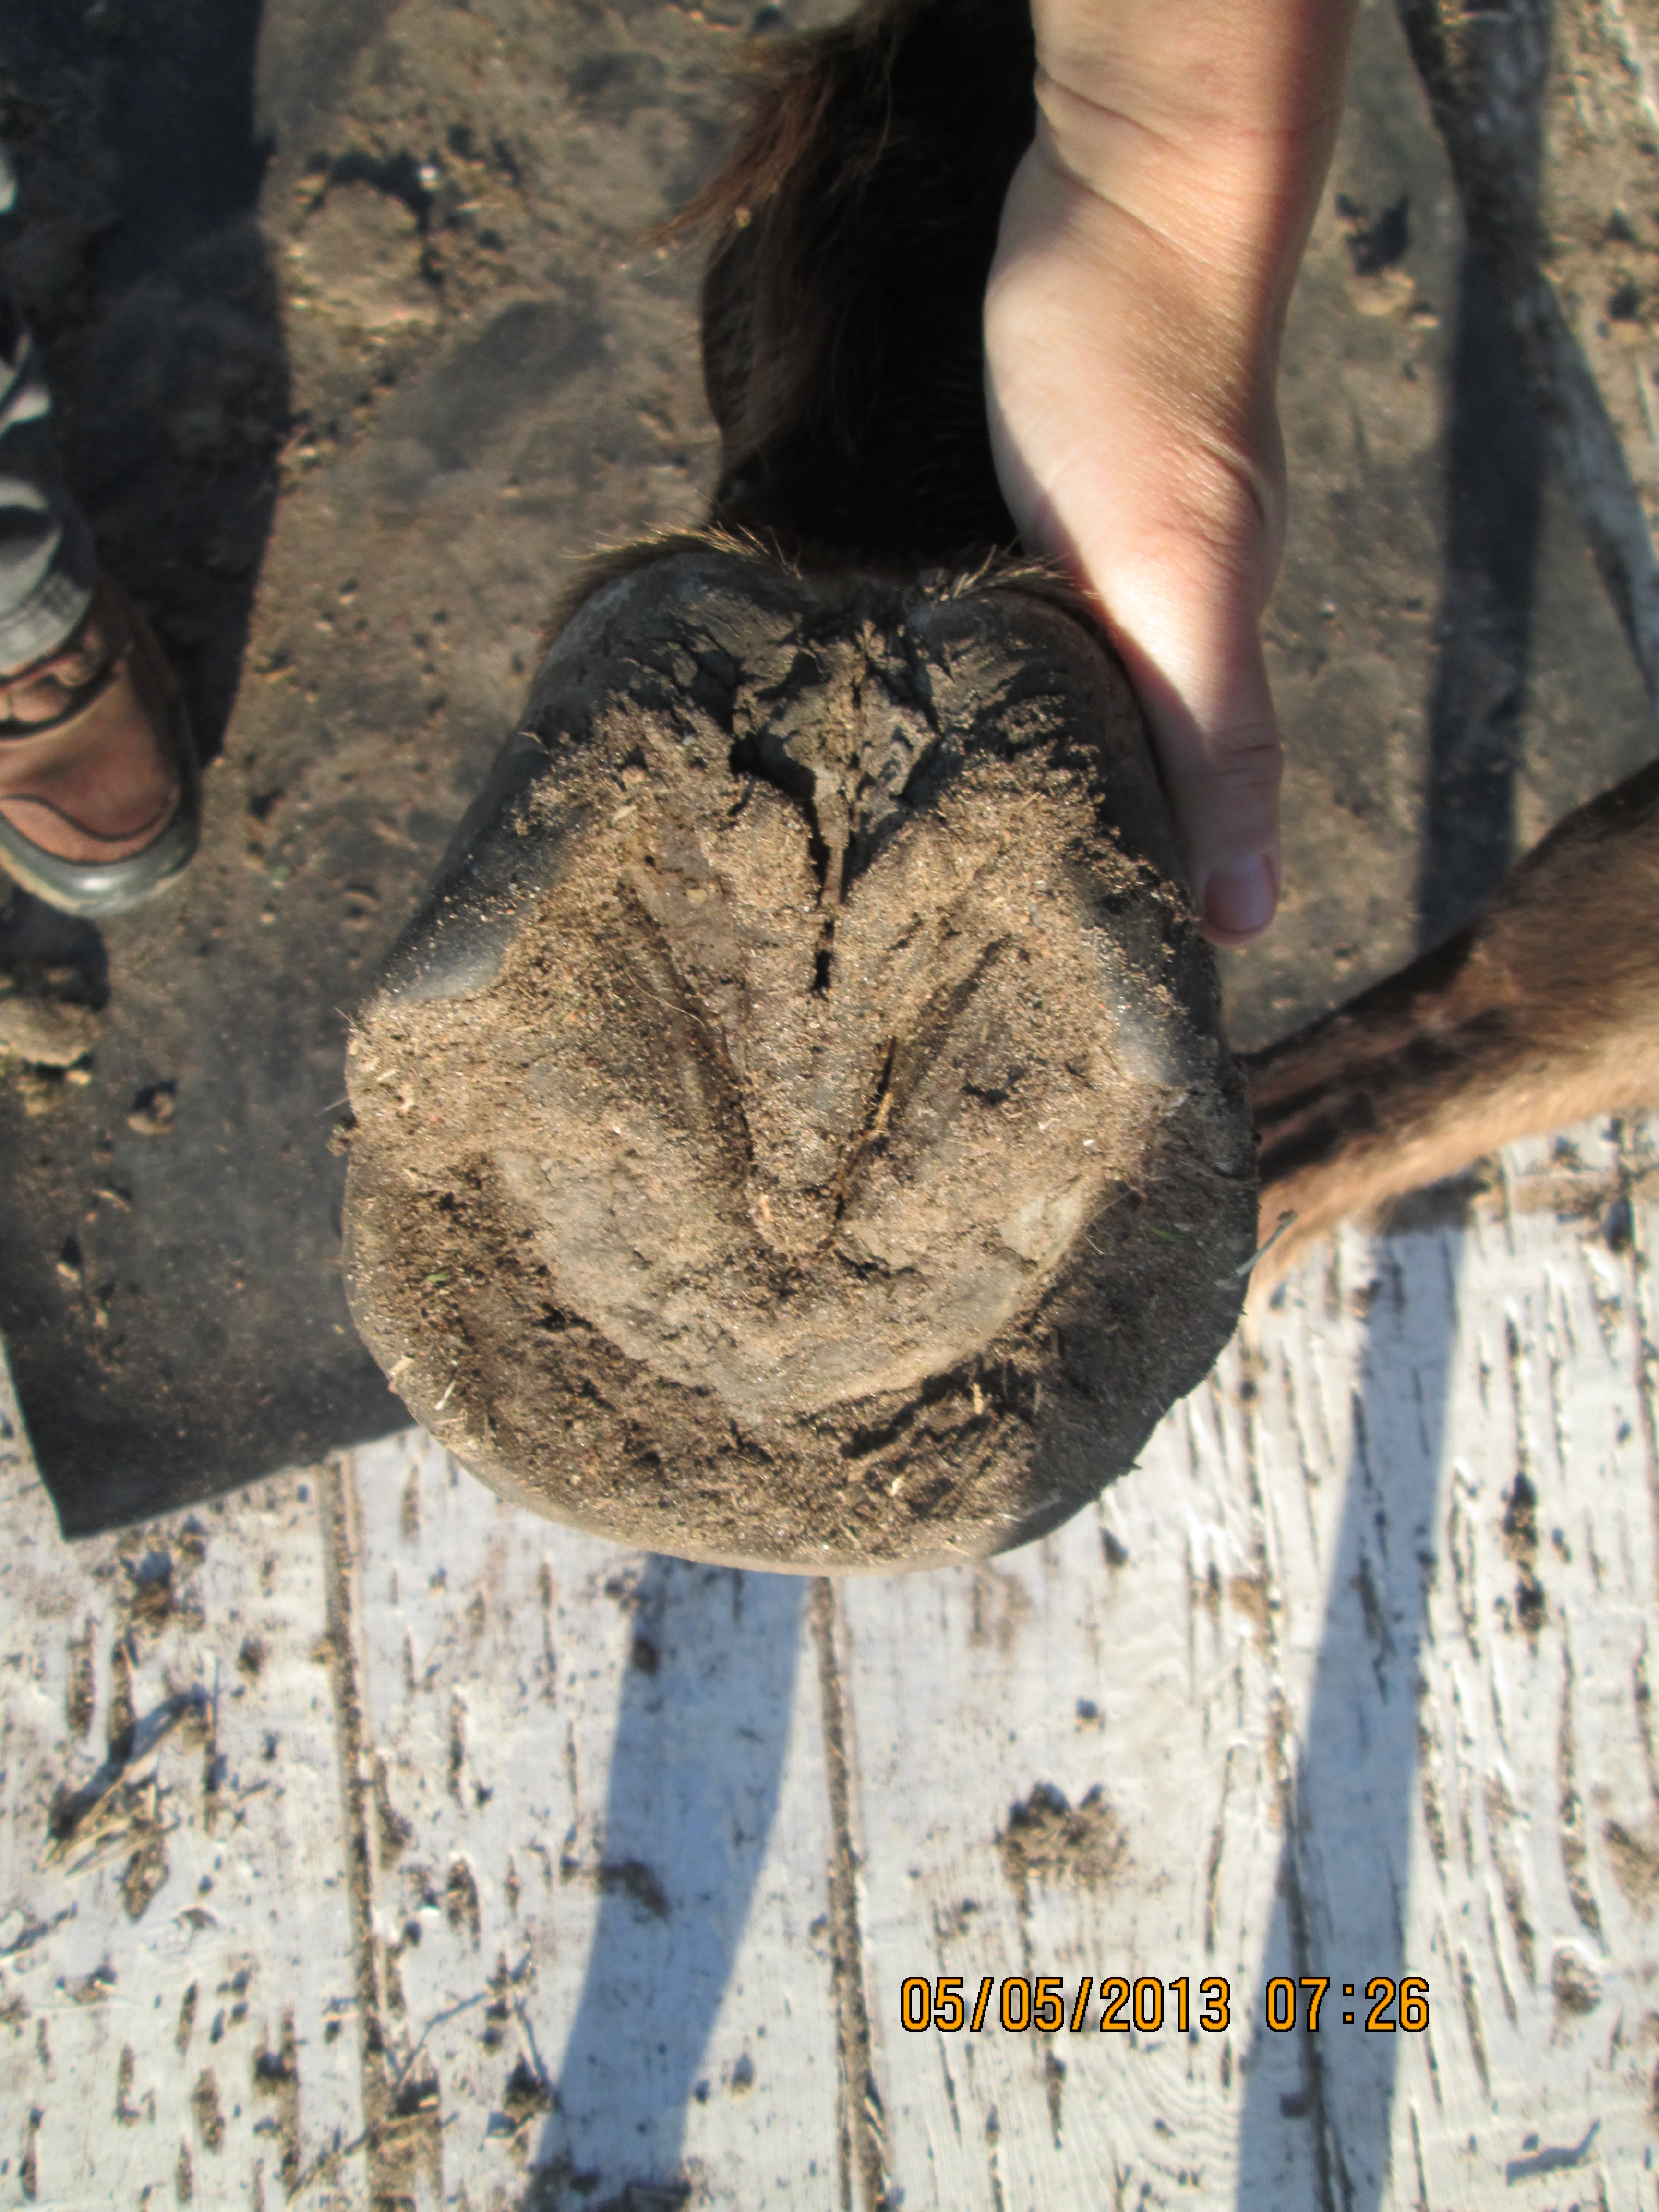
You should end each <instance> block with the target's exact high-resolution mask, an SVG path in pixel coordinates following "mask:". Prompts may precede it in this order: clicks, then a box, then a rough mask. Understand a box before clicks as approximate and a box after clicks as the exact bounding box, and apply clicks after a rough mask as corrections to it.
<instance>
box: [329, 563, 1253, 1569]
mask: <svg viewBox="0 0 1659 2212" xmlns="http://www.w3.org/2000/svg"><path fill="white" fill-rule="evenodd" d="M349 1082H350V1089H351V1097H352V1104H353V1107H354V1109H355V1111H356V1122H357V1127H356V1134H355V1136H354V1139H353V1143H352V1148H351V1166H350V1175H349V1188H348V1198H347V1220H346V1235H347V1276H348V1288H349V1296H350V1299H351V1304H352V1310H353V1313H354V1315H355V1316H356V1321H357V1324H358V1327H359V1328H360V1329H361V1330H362V1334H363V1335H364V1338H365V1339H366V1340H367V1341H368V1344H369V1346H370V1347H371V1349H372V1350H373V1351H374V1353H375V1355H376V1357H377V1358H379V1359H380V1362H381V1364H383V1365H384V1366H385V1367H386V1370H387V1372H388V1374H389V1376H391V1378H392V1382H393V1383H394V1384H395V1386H396V1388H397V1389H398V1391H399V1392H400V1393H401V1394H402V1395H403V1397H404V1400H405V1401H406V1402H407V1403H408V1405H409V1406H410V1408H411V1409H412V1410H413V1411H414V1413H416V1415H417V1417H418V1418H419V1419H422V1421H423V1422H425V1423H426V1425H428V1428H430V1429H431V1431H433V1433H434V1434H435V1436H436V1437H439V1438H440V1439H441V1441H442V1442H443V1443H445V1444H447V1446H448V1448H449V1449H451V1450H452V1451H453V1452H454V1453H455V1455H456V1456H457V1457H458V1458H459V1459H461V1460H463V1461H464V1462H466V1463H467V1464H468V1465H469V1466H471V1467H472V1468H475V1469H476V1470H477V1473H478V1474H480V1475H481V1476H482V1477H483V1479H484V1480H486V1481H487V1482H489V1483H491V1484H492V1485H494V1486H495V1487H496V1488H497V1489H499V1490H501V1491H502V1492H505V1493H507V1495H509V1496H511V1497H513V1498H515V1499H517V1500H520V1501H521V1502H523V1503H524V1504H528V1505H531V1506H532V1507H534V1508H535V1509H536V1510H538V1511H541V1512H544V1513H546V1514H549V1515H551V1516H554V1517H555V1518H556V1519H560V1520H564V1521H569V1522H575V1523H577V1524H578V1525H580V1526H582V1527H585V1528H590V1529H592V1530H596V1531H598V1532H599V1533H601V1534H605V1535H609V1536H612V1537H616V1538H617V1539H619V1540H621V1541H626V1542H629V1543H632V1544H638V1545H642V1546H646V1547H650V1548H651V1549H653V1550H657V1551H663V1552H670V1553H680V1554H683V1555H685V1556H689V1557H692V1558H701V1559H718V1560H723V1561H728V1562H732V1563H735V1564H739V1565H753V1566H763V1567H771V1568H783V1569H789V1570H794V1571H803V1572H806V1571H813V1572H821V1571H848V1570H860V1569H862V1570H875V1571H880V1570H890V1569H896V1568H902V1567H919V1566H930V1565H943V1564H945V1563H948V1562H951V1561H954V1560H958V1559H971V1558H979V1557H983V1556H984V1555H986V1554H987V1553H994V1552H999V1551H1002V1550H1006V1548H1008V1547H1010V1546H1012V1545H1015V1544H1019V1543H1023V1542H1025V1541H1028V1540H1029V1539H1030V1538H1032V1537H1035V1536H1038V1535H1041V1534H1043V1533H1044V1532H1045V1531H1047V1530H1048V1529H1050V1528H1054V1527H1055V1526H1056V1525H1058V1523H1060V1522H1061V1521H1063V1520H1065V1519H1066V1518H1067V1517H1068V1516H1070V1515H1071V1514H1073V1512H1075V1511H1076V1510H1078V1508H1079V1506H1081V1505H1083V1504H1085V1503H1087V1501H1088V1500H1089V1499H1091V1498H1093V1497H1094V1496H1095V1495H1096V1494H1097V1492H1099V1491H1100V1489H1101V1488H1102V1486H1103V1485H1104V1484H1105V1483H1107V1482H1109V1481H1110V1480H1112V1478H1113V1477H1114V1476H1115V1475H1117V1474H1121V1473H1122V1472H1123V1471H1124V1470H1125V1469H1126V1468H1128V1467H1129V1466H1130V1465H1131V1464H1132V1463H1133V1460H1134V1457H1135V1455H1136V1454H1137V1453H1138V1452H1139V1449H1140V1448H1141V1446H1142V1444H1143V1443H1144V1442H1145V1441H1146V1437H1147V1435H1148V1434H1149V1432H1150V1431H1151V1430H1152V1427H1153V1425H1155V1423H1156V1422H1157V1421H1158V1419H1159V1418H1160V1416H1161V1415H1162V1414H1163V1413H1164V1410H1165V1409H1166V1408H1167V1407H1169V1406H1170V1404H1171V1403H1172V1402H1173V1401H1175V1400H1176V1399H1177V1398H1178V1397H1180V1396H1182V1395H1183V1394H1184V1393H1185V1392H1186V1391H1188V1389H1191V1388H1192V1387H1193V1386H1194V1383H1197V1382H1198V1381H1199V1380H1200V1377H1201V1376H1203V1375H1204V1374H1205V1372H1206V1370H1207V1369H1208V1368H1209V1366H1210V1364H1211V1363H1212V1360H1213V1359H1214V1358H1215V1356H1216V1354H1217V1352H1218V1351H1219V1350H1220V1348H1221V1346H1223V1344H1225V1341H1226V1340H1227V1338H1228V1337H1229V1335H1230V1334H1231V1331H1232V1328H1233V1327H1234V1324H1235V1322H1236V1320H1237V1314H1238V1310H1239V1306H1240V1304H1241V1301H1242V1297H1243V1289H1244V1281H1243V1276H1242V1275H1241V1274H1240V1273H1239V1272H1238V1270H1239V1268H1240V1267H1241V1265H1242V1263H1243V1261H1246V1260H1247V1259H1248V1258H1249V1254H1250V1252H1251V1249H1252V1248H1253V1246H1254V1243H1255V1144H1254V1137H1253V1133H1252V1129H1251V1126H1250V1121H1249V1113H1248V1109H1247V1107H1246V1103H1245V1099H1244V1095H1243V1086H1242V1085H1241V1082H1240V1080H1239V1078H1238V1076H1237V1072H1236V1070H1235V1068H1234V1066H1233V1064H1232V1062H1231V1058H1230V1057H1229V1055H1228V1054H1227V1052H1226V1050H1225V1047H1224V1046H1223V1045H1222V1043H1221V1042H1220V1036H1219V1024H1218V1001H1217V992H1216V984H1215V976H1214V969H1213V964H1212V959H1211V956H1210V954H1209V951H1208V950H1207V948H1206V946H1205V945H1204V944H1203V942H1202V940H1201V939H1200V936H1199V934H1198V932H1197V930H1196V927H1195V926H1194V921H1193V918H1192V915H1191V909H1190V905H1189V902H1188V897H1187V894H1186V892H1185V891H1184V890H1182V888H1180V887H1179V871H1178V866H1177V862H1176V855H1175V852H1174V847H1173V842H1172V838H1171V834H1170V827H1169V823H1168V819H1167V816H1166V813H1165V810H1164V804H1163V800H1162V798H1161V795H1160V793H1159V791H1158V785H1157V781H1156V779H1155V776H1154V775H1153V772H1152V766H1151V762H1150V758H1149V756H1148V754H1147V750H1146V741H1145V738H1144V734H1143V732H1142V727H1141V724H1140V720H1139V713H1138V710H1137V709H1136V708H1135V705H1134V702H1133V698H1132V697H1131V696H1130V694H1129V691H1128V688H1127V683H1126V681H1125V679H1124V678H1123V677H1122V675H1121V671H1119V670H1118V668H1117V666H1116V665H1115V662H1114V661H1113V660H1112V659H1110V657H1109V654H1108V653H1106V652H1105V650H1104V649H1103V647H1102V646H1101V645H1100V643H1099V641H1097V639H1096V638H1095V636H1094V635H1092V634H1091V632H1089V631H1088V630H1087V629H1085V628H1084V627H1083V626H1082V625H1081V624H1080V623H1079V622H1078V621H1077V620H1076V619H1075V618H1073V617H1072V616H1070V615H1069V614H1067V613H1066V612H1065V611H1062V610H1061V609H1060V608H1059V607H1058V606H1056V605H1054V604H1052V603H1050V602H1049V601H1048V600H1046V599H1044V598H1043V597H1042V595H1041V591H1040V588H1038V587H1037V586H1035V585H1034V584H1032V583H1031V582H1030V581H1029V580H1028V581H1026V582H1024V583H1022V582H1021V581H1020V580H1019V578H1018V574H1016V575H1015V576H1014V577H1013V578H1012V580H1009V581H1006V582H1002V583H999V581H998V580H997V576H996V574H995V572H994V571H993V572H992V573H991V574H990V575H989V576H988V577H987V578H986V579H984V580H980V581H977V582H973V583H969V584H966V585H957V584H955V583H953V582H952V581H951V580H948V579H939V580H935V581H924V582H923V583H921V584H917V583H914V582H913V583H909V584H901V583H897V582H894V581H890V580H883V579H879V578H875V577H872V576H869V575H862V574H825V575H822V576H819V575H813V574H807V575H805V576H801V575H798V574H793V573H792V572H789V571H786V570H784V569H782V568H780V567H778V566H776V565H775V563H773V562H770V561H769V560H767V559H765V558H763V556H759V555H757V554H752V553H749V552H745V551H741V550H727V549H723V548H721V547H719V546H713V545H711V546H709V547H708V548H706V549H702V550H692V551H686V552H680V553H677V554H674V555H671V556H666V557H665V558H663V559H661V560H659V561H657V562H654V563H653V564H651V565H649V566H647V567H645V568H641V569H638V570H635V572H634V573H633V574H629V575H628V576H625V577H623V578H622V579H621V580H618V581H617V582H614V583H612V584H610V585H608V586H605V588H604V589H602V590H601V591H600V592H599V593H598V594H597V595H596V596H595V597H594V598H593V599H590V600H589V601H588V603H587V604H586V605H585V606H584V607H583V608H582V610H581V611H580V613H579V614H578V615H577V617H575V619H574V621H573V622H572V623H571V624H570V625H569V626H568V628H567V629H566V630H565V631H564V632H563V634H562V635H561V636H560V638H559V639H558V640H557V641H556V644H555V645H554V647H553V648H552V650H551V652H550V654H549V657H548V659H547V661H546V663H545V665H544V667H543V669H542V671H541V673H540V675H539V677H538V681H537V684H536V688H535V691H534V693H533V695H532V701H531V705H530V709H529V713H528V715H527V718H526V730H525V731H524V732H521V733H520V737H519V738H517V739H516V740H515V741H514V743H513V745H511V746H509V747H508V749H507V752H506V753H505V754H504V755H503V756H502V757H501V762H500V763H498V764H497V769H496V771H495V775H494V776H493V778H492V780H491V782H490V785H489V787H488V788H487V790H486V791H485V793H483V796H482V798H481V799H480V800H479V802H478V804H477V805H476V806H475V807H474V809H473V810H472V812H471V815H470V816H469V817H468V820H467V822H466V823H465V824H464V825H463V828H462V831H461V833H460V835H459V837H458V840H457V843H456V845H455V847H454V848H452V854H451V857H450V859H449V860H448V861H447V863H446V866H445V869H444V872H443V873H442V875H441V878H440V880H439V882H438V884H436V885H435V889H434V890H433V892H432V893H431V895H430V896H429V897H428V902H427V904H426V906H425V907H424V908H423V909H422V913H421V914H420V915H418V916H417V917H416V921H415V922H414V924H413V925H412V926H411V927H410V930H409V932H408V933H406V934H405V936H404V939H403V940H402V942H401V944H400V945H399V946H398V950H397V951H396V952H394V954H393V956H392V961H391V963H389V966H388V969H387V971H386V975H385V978H384V979H383V981H382V985H381V987H380V991H379V993H378V994H377V996H376V997H375V998H374V1000H373V1001H372V1002H371V1004H370V1005H369V1006H368V1009H367V1011H366V1012H365V1013H364V1015H363V1016H362V1020H361V1022H360V1024H359V1026H358V1028H357V1030H356V1034H355V1036H354V1038H353V1042H352V1046H351V1054H350V1059H349Z"/></svg>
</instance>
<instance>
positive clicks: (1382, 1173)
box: [1245, 764, 1659, 1284]
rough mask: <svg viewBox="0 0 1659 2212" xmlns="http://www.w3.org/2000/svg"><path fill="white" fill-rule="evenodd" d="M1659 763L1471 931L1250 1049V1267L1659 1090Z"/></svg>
mask: <svg viewBox="0 0 1659 2212" xmlns="http://www.w3.org/2000/svg"><path fill="white" fill-rule="evenodd" d="M1656 913H1659V764H1656V765H1655V766H1653V767H1650V768H1645V769H1642V770H1641V771H1640V773H1639V774H1638V775H1633V776H1632V777H1631V778H1630V779H1629V781H1627V782H1625V783H1622V784H1620V786H1619V787H1618V788H1617V789H1616V790H1614V791H1611V792H1608V793H1605V794H1604V796H1602V797H1601V798H1600V799H1595V800H1594V801H1592V802H1591V804H1590V805H1588V806H1584V807H1581V808H1580V809H1579V811H1578V812H1577V813H1576V814H1573V815H1570V816H1569V817H1568V818H1567V819H1566V821H1565V822H1564V823H1561V824H1560V825H1559V828H1557V829H1555V830H1553V832H1552V833H1551V835H1550V836H1548V837H1547V838H1546V839H1545V840H1544V842H1543V843H1542V844H1541V845H1540V846H1539V847H1538V848H1537V849H1536V851H1534V852H1533V853H1531V854H1528V857H1527V858H1526V859H1525V860H1522V862H1521V864H1520V866H1518V867H1516V869H1515V871H1514V872H1513V873H1512V874H1511V875H1510V877H1509V878H1508V879H1507V880H1506V882H1505V883H1504V887H1503V889H1502V890H1500V892H1499V893H1498V897H1497V898H1496V899H1495V900H1494V902H1492V906H1491V907H1490V908H1488V910H1487V911H1486V913H1485V914H1484V915H1482V916H1481V917H1480V920H1479V921H1477V922H1475V923H1474V925H1473V926H1472V927H1470V928H1468V929H1466V930H1464V931H1462V933H1460V934H1459V935H1458V936H1456V937H1454V938H1453V939H1450V941H1449V943H1447V944H1445V945H1441V946H1439V947H1438V948H1437V950H1436V951H1433V952H1430V953H1427V954H1425V956H1424V957H1423V958H1422V959H1420V960H1418V961H1415V962H1413V964H1412V965H1411V966H1410V967H1409V968H1407V969H1402V971H1401V973H1400V974H1399V975H1392V976H1390V977H1389V979H1388V980H1387V981H1385V982H1382V983H1379V984H1377V985H1376V987H1374V988H1373V989H1371V990H1370V991H1367V992H1366V993H1365V994H1364V996H1363V997H1361V998H1358V999H1356V1000H1354V1001H1353V1003H1352V1005H1351V1006H1344V1007H1342V1008H1341V1009H1340V1011H1339V1012H1336V1013H1334V1014H1330V1015H1328V1016H1326V1017H1325V1018H1324V1019H1322V1020H1321V1021H1318V1022H1315V1023H1314V1024H1311V1025H1310V1027H1309V1028H1307V1029H1305V1030H1301V1031H1300V1032H1299V1033H1298V1034H1297V1036H1292V1037H1288V1038H1286V1039H1285V1042H1283V1043H1281V1044H1277V1045H1273V1046H1272V1047H1271V1048H1269V1049H1268V1050H1267V1051H1265V1052H1261V1053H1257V1054H1253V1055H1252V1056H1250V1057H1249V1059H1248V1060H1246V1063H1245V1066H1246V1071H1247V1075H1248V1079H1249V1089H1250V1103H1251V1106H1252V1109H1253V1111H1254V1113H1255V1120H1256V1127H1257V1129H1258V1131H1259V1133H1260V1136H1261V1177H1262V1185H1261V1221H1262V1224H1263V1233H1264V1235H1265V1234H1267V1233H1269V1232H1271V1231H1272V1229H1273V1225H1274V1224H1275V1223H1276V1222H1277V1221H1278V1220H1279V1217H1280V1216H1281V1215H1282V1214H1283V1213H1284V1212H1285V1211H1286V1210H1293V1211H1294V1212H1295V1214H1296V1217H1297V1218H1296V1222H1295V1224H1294V1225H1293V1227H1292V1228H1291V1230H1290V1231H1289V1232H1288V1233H1287V1234H1286V1235H1285V1237H1281V1238H1280V1239H1279V1242H1278V1243H1276V1244H1275V1245H1274V1247H1273V1251H1272V1252H1271V1254H1269V1255H1267V1258H1266V1259H1265V1260H1264V1261H1263V1262H1262V1263H1261V1267H1260V1268H1259V1270H1258V1283H1259V1284H1260V1283H1261V1281H1264V1280H1267V1279H1272V1278H1273V1277H1276V1276H1278V1275H1279V1274H1281V1273H1283V1272H1284V1269H1285V1266H1286V1265H1287V1263H1288V1262H1289V1261H1290V1260H1291V1258H1292V1257H1293V1256H1294V1255H1295V1254H1296V1252H1297V1250H1298V1249H1300V1248H1301V1247H1303V1246H1305V1245H1306V1244H1307V1243H1310V1241H1311V1240H1312V1239H1314V1238H1316V1237H1322V1236H1324V1235H1326V1234H1328V1232H1329V1231H1331V1230H1332V1229H1333V1228H1334V1227H1335V1225H1336V1224H1337V1223H1338V1222H1339V1221H1341V1220H1343V1219H1345V1218H1350V1217H1354V1216H1359V1217H1364V1216H1372V1217H1374V1216H1375V1215H1376V1213H1377V1212H1378V1211H1379V1209H1380V1208H1382V1207H1383V1206H1386V1205H1387V1204H1388V1203H1389V1200H1393V1199H1395V1198H1399V1197H1401V1196H1402V1195H1403V1194H1405V1193H1406V1192H1407V1191H1412V1190H1417V1189H1420V1188H1422V1187H1423V1186H1424V1185H1425V1184H1426V1183H1431V1182H1439V1181H1440V1180H1441V1179H1442V1178H1443V1176H1449V1175H1454V1174H1455V1173H1456V1172H1457V1171H1458V1170H1460V1169H1462V1168H1466V1167H1468V1165H1469V1164H1470V1163H1471V1162H1472V1161H1474V1160H1477V1159H1479V1158H1481V1157H1482V1156H1483V1155H1484V1154H1486V1153H1487V1152H1492V1150H1493V1149H1494V1148H1495V1147H1496V1146H1499V1145H1503V1144H1506V1143H1508V1142H1509V1141H1510V1139H1513V1138H1516V1137H1523V1136H1533V1135H1539V1134H1541V1133H1544V1132H1546V1131H1547V1130H1551V1129H1559V1128H1562V1127H1565V1126H1566V1125H1567V1124H1568V1123H1569V1122H1572V1121H1583V1119H1585V1118H1586V1117H1587V1116H1589V1115H1594V1114H1605V1113H1616V1112H1619V1111H1621V1110H1624V1109H1629V1108H1632V1107H1636V1106H1639V1105H1645V1104H1650V1103H1653V1102H1654V1101H1656V1100H1659V921H1656Z"/></svg>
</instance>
